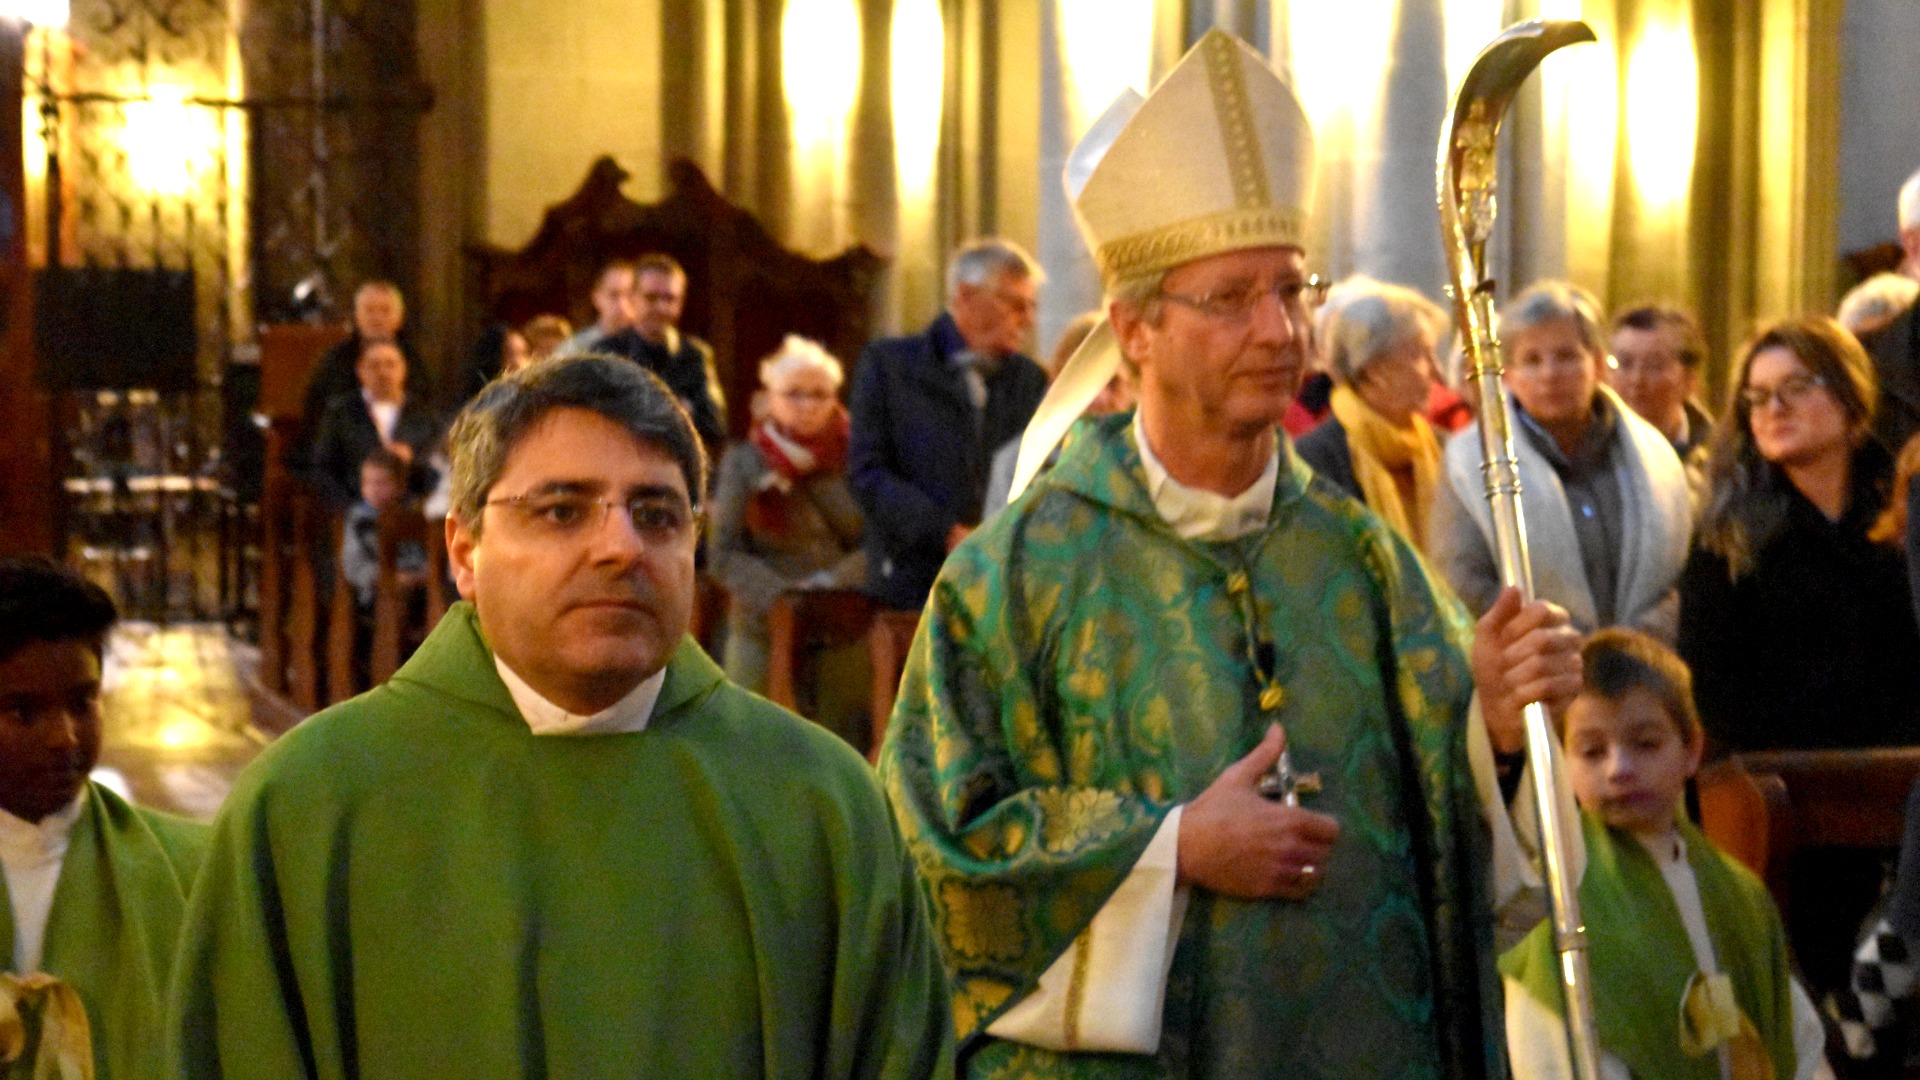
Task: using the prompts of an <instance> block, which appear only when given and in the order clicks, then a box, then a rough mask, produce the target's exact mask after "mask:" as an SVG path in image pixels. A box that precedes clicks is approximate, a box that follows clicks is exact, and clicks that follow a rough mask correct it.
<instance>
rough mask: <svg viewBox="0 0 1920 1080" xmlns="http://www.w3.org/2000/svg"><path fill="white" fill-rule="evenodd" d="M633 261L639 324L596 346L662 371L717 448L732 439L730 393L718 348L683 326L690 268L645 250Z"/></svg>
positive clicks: (703, 434)
mask: <svg viewBox="0 0 1920 1080" xmlns="http://www.w3.org/2000/svg"><path fill="white" fill-rule="evenodd" d="M633 267H634V273H633V312H634V321H633V325H632V326H630V327H628V328H627V329H625V330H621V331H619V332H618V333H613V334H608V335H607V336H605V337H603V338H601V339H600V341H599V342H598V343H597V344H595V345H594V346H593V350H594V351H595V352H604V353H612V354H613V355H615V356H624V357H626V358H627V359H629V360H632V361H633V362H634V363H636V364H639V365H640V366H641V367H643V368H646V369H647V370H648V371H651V372H653V373H654V374H655V375H658V376H660V381H661V382H663V383H666V384H667V389H669V390H672V391H673V394H674V396H675V397H677V398H679V399H680V404H682V405H684V406H686V409H687V415H689V416H691V417H692V418H693V429H694V430H695V431H697V432H699V433H700V441H701V442H703V443H705V444H707V452H708V453H709V454H712V453H717V452H718V451H719V449H720V447H721V445H722V444H724V443H725V442H726V441H727V414H726V397H725V396H724V395H723V394H722V393H721V392H720V380H719V377H718V376H717V374H716V373H715V371H714V366H713V348H712V347H711V346H709V345H708V344H707V343H706V342H704V341H701V340H700V339H699V338H697V337H694V336H692V335H691V334H683V333H681V332H680V313H681V312H682V311H683V310H685V308H686V303H687V272H686V270H684V269H683V268H682V267H681V266H680V264H679V263H678V262H676V261H675V260H674V259H673V257H672V256H670V255H657V254H656V255H642V256H641V257H640V258H638V259H636V260H634V263H633Z"/></svg>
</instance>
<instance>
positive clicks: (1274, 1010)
mask: <svg viewBox="0 0 1920 1080" xmlns="http://www.w3.org/2000/svg"><path fill="white" fill-rule="evenodd" d="M1470 630H1471V627H1470V626H1469V625H1468V623H1467V621H1466V619H1465V616H1464V613H1463V612H1462V610H1461V609H1460V607H1459V605H1458V603H1457V602H1455V601H1454V600H1453V599H1452V598H1451V594H1449V593H1447V592H1445V591H1444V589H1443V588H1440V587H1438V586H1436V585H1434V584H1433V582H1432V579H1431V578H1430V577H1429V575H1428V573H1427V571H1426V569H1425V567H1424V566H1423V565H1422V564H1421V562H1420V561H1419V559H1418V557H1417V556H1415V555H1414V554H1413V552H1412V550H1411V549H1410V548H1409V547H1408V546H1407V545H1406V544H1405V543H1404V542H1403V541H1401V540H1400V539H1398V538H1397V537H1395V536H1394V535H1393V534H1392V533H1391V532H1390V531H1389V530H1388V529H1387V528H1386V526H1384V525H1383V524H1381V523H1380V521H1379V519H1377V518H1376V517H1374V516H1373V515H1372V514H1371V513H1370V512H1368V511H1367V510H1366V509H1364V508H1363V507H1362V506H1360V504H1359V503H1357V502H1355V501H1353V500H1351V499H1349V498H1346V497H1345V496H1343V495H1340V494H1338V493H1337V492H1336V491H1335V490H1334V489H1333V488H1331V487H1330V486H1328V485H1327V484H1326V483H1325V482H1324V481H1319V480H1316V479H1314V478H1313V475H1312V473H1311V471H1310V470H1309V469H1308V468H1307V467H1306V466H1305V465H1303V464H1301V463H1300V462H1299V461H1298V460H1297V459H1296V458H1294V456H1293V455H1292V453H1291V451H1290V450H1289V451H1287V452H1286V464H1285V465H1284V467H1283V468H1282V470H1281V474H1280V480H1279V484H1278V486H1277V490H1276V492H1275V495H1274V503H1273V507H1272V513H1271V515H1270V518H1269V520H1268V524H1267V527H1266V528H1265V529H1263V530H1261V531H1259V532H1257V533H1255V534H1253V535H1251V536H1249V537H1246V538H1243V539H1242V540H1239V541H1235V542H1233V543H1224V544H1215V543H1199V542H1190V541H1186V540H1182V539H1180V538H1179V537H1178V536H1176V535H1175V534H1174V533H1173V532H1172V531H1171V530H1170V529H1169V528H1168V527H1167V525H1166V524H1165V522H1164V521H1163V520H1162V519H1161V517H1160V516H1159V514H1158V513H1156V512H1155V510H1154V508H1153V505H1152V502H1151V499H1150V498H1149V496H1148V494H1147V491H1146V488H1145V480H1144V474H1143V472H1142V468H1141V464H1140V457H1139V451H1138V449H1137V447H1136V445H1135V443H1134V441H1133V437H1132V435H1131V431H1130V426H1129V419H1128V418H1127V417H1125V416H1121V417H1114V418H1103V419H1100V420H1095V421H1086V422H1082V423H1081V424H1080V425H1078V426H1077V427H1076V429H1075V432H1074V434H1073V435H1072V436H1071V437H1070V439H1069V442H1068V445H1067V446H1066V448H1065V449H1064V451H1063V453H1062V456H1061V459H1060V462H1059V464H1058V465H1057V466H1056V467H1055V468H1054V469H1053V470H1052V471H1051V472H1049V473H1047V474H1046V475H1045V476H1044V477H1043V478H1042V479H1041V481H1040V482H1039V483H1038V485H1037V486H1036V488H1035V489H1034V490H1033V492H1032V493H1030V494H1029V495H1028V496H1026V497H1025V498H1023V499H1021V500H1020V501H1019V502H1018V503H1017V504H1015V505H1014V506H1013V507H1011V508H1010V509H1009V510H1007V511H1006V512H1004V513H1002V514H1001V515H999V516H997V517H995V518H994V519H993V520H992V521H990V522H989V523H988V524H987V525H986V526H985V527H983V528H982V529H981V530H980V532H978V533H977V534H975V536H974V537H973V538H971V539H970V540H969V541H968V542H967V543H966V544H963V545H962V546H961V547H960V548H959V549H958V550H957V551H956V552H955V553H954V555H953V556H952V557H951V558H950V559H949V560H948V561H947V565H946V567H945V568H944V570H943V571H942V573H941V575H940V578H939V581H938V583H937V584H936V585H935V587H934V591H933V595H932V597H931V599H930V600H929V603H928V607H927V610H926V613H925V615H924V617H923V619H922V622H921V628H920V634H919V636H918V637H917V638H916V639H915V641H914V644H913V648H912V651H911V654H910V656H909V659H908V662H907V668H906V672H905V675H904V678H903V681H902V685H901V690H900V697H899V701H898V704H897V706H896V708H895V710H894V715H893V719H892V722H891V727H890V731H889V740H888V743H887V746H886V748H885V750H884V752H883V756H882V761H881V776H882V782H883V783H884V784H885V786H886V788H887V791H888V794H889V796H890V797H891V798H892V799H893V800H894V805H895V811H896V813H897V814H898V815H899V816H900V819H901V822H902V826H903V828H904V830H905V832H906V835H907V840H908V844H909V845H910V847H911V848H912V850H913V854H914V858H915V860H916V862H917V863H918V864H919V867H920V871H921V874H922V877H923V879H924V881H925V884H926V888H927V891H928V894H929V896H930V898H931V901H932V905H933V910H934V918H935V928H936V937H937V939H938V941H939V944H940V946H941V949H942V951H943V952H944V953H945V955H946V958H947V962H948V967H949V969H950V970H951V971H952V973H953V978H954V990H955V1006H954V1008H955V1018H954V1019H955V1025H956V1027H957V1030H958V1032H959V1034H960V1036H961V1037H962V1039H963V1041H964V1043H965V1045H964V1046H963V1054H965V1055H970V1056H968V1057H967V1058H966V1061H967V1065H968V1071H969V1073H970V1074H971V1075H975V1076H1043V1077H1044V1076H1076V1077H1077V1076H1088V1077H1091V1076H1103V1077H1104V1076H1114V1077H1118V1076H1175V1077H1188V1076H1191V1077H1213V1076H1218V1077H1229V1076H1231V1077H1287V1078H1289V1080H1300V1078H1309V1077H1341V1078H1346V1077H1357V1076H1366V1077H1410V1078H1411V1077H1483V1076H1500V1075H1504V1073H1505V1064H1504V1032H1503V1027H1502V1020H1501V1012H1500V997H1499V994H1500V988H1499V982H1498V975H1497V972H1496V969H1495V966H1494V957H1493V952H1492V929H1491V917H1490V915H1489V914H1488V912H1489V911H1490V901H1489V899H1488V889H1489V886H1488V881H1487V876H1488V869H1487V861H1486V858H1487V856H1486V851H1487V838H1486V833H1485V825H1484V822H1483V820H1482V819H1481V817H1480V812H1479V807H1478V802H1477V800H1476V797H1475V794H1474V788H1473V782H1472V778H1471V776H1470V774H1469V770H1468V765H1467V756H1466V748H1465V746H1466V744H1465V730H1466V726H1465V716H1466V712H1467V702H1468V699H1469V696H1470V694H1471V691H1472V685H1471V680H1470V676H1469V673H1468V670H1467V665H1466V661H1465V652H1464V645H1465V643H1466V642H1467V640H1468V634H1469V633H1470ZM1259 667H1267V668H1270V670H1271V672H1272V674H1273V676H1274V677H1275V678H1276V679H1277V681H1278V683H1279V685H1280V687H1281V688H1282V690H1283V693H1282V694H1279V695H1272V694H1267V695H1263V694H1262V683H1261V680H1260V679H1259V678H1257V677H1256V668H1259ZM1263 696H1264V698H1265V700H1264V701H1263ZM1276 698H1278V699H1279V700H1277V701H1276V700H1275V699H1276ZM1263 706H1277V707H1270V708H1269V707H1263ZM1272 720H1279V721H1280V722H1282V723H1283V724H1285V725H1286V728H1287V734H1288V743H1289V745H1290V747H1291V753H1292V755H1293V762H1294V765H1295V767H1296V768H1297V769H1299V770H1300V771H1302V772H1308V771H1312V772H1318V773H1319V774H1320V776H1321V778H1322V780H1323V783H1324V790H1322V791H1321V792H1320V793H1318V794H1315V795H1308V796H1306V797H1305V800H1304V801H1305V804H1306V805H1307V806H1309V807H1311V808H1313V809H1316V810H1319V811H1322V812H1325V813H1329V814H1332V815H1333V816H1335V817H1336V818H1338V819H1339V820H1340V823H1341V828H1342V833H1341V837H1340V840H1339V842H1338V843H1337V844H1336V845H1335V846H1334V849H1333V852H1332V854H1331V856H1330V857H1329V859H1328V861H1327V864H1326V867H1325V876H1324V882H1325V884H1324V887H1323V888H1321V889H1320V890H1319V891H1318V892H1316V893H1315V895H1314V896H1313V897H1312V899H1310V900H1308V901H1307V902H1305V903H1291V902H1284V901H1263V902H1243V901H1237V900H1231V899H1227V898H1224V897H1219V896H1215V895H1212V894H1208V893H1205V892H1203V891H1199V890H1196V891H1195V892H1194V894H1193V896H1192V899H1191V902H1190V904H1189V907H1188V909H1187V912H1186V916H1185V919H1184V921H1183V923H1182V927H1181V931H1180V936H1179V940H1178V945H1177V948H1176V950H1175V955H1174V960H1173V969H1172V972H1171V974H1170V976H1169V978H1168V983H1167V996H1166V1005H1165V1012H1164V1021H1165V1022H1164V1026H1163V1029H1162V1036H1161V1044H1160V1048H1159V1051H1158V1054H1157V1055H1155V1056H1147V1055H1118V1054H1055V1053H1050V1052H1047V1051H1042V1050H1038V1049H1035V1048H1032V1047H1026V1046H1017V1045H1014V1044H1011V1043H1003V1042H998V1041H996V1040H993V1039H991V1038H990V1037H988V1036H986V1035H985V1034H984V1032H985V1029H986V1027H987V1026H988V1025H989V1024H991V1023H992V1021H993V1020H994V1018H995V1017H997V1016H998V1015H1000V1014H1001V1013H1003V1012H1004V1011H1005V1010H1006V1009H1007V1008H1008V1007H1010V1006H1011V1005H1012V1004H1014V1003H1015V1002H1016V1001H1018V1000H1019V999H1020V998H1021V997H1023V996H1025V995H1026V994H1027V993H1028V992H1029V991H1031V990H1032V988H1033V987H1034V985H1035V984H1036V982H1037V980H1038V978H1039V976H1040V974H1041V973H1042V972H1043V971H1045V970H1046V969H1047V967H1048V966H1049V965H1050V964H1051V963H1052V962H1053V961H1054V960H1055V959H1056V958H1057V957H1059V956H1061V955H1062V954H1063V953H1064V952H1065V951H1066V949H1067V948H1068V946H1069V945H1070V943H1071V942H1072V941H1073V939H1074V938H1075V937H1076V936H1077V935H1078V934H1080V933H1081V931H1082V930H1083V929H1084V928H1085V927H1086V926H1087V925H1088V923H1089V922H1090V921H1091V920H1092V918H1093V916H1094V915H1095V913H1096V912H1097V911H1098V910H1099V909H1100V907H1101V905H1102V904H1103V903H1104V902H1105V901H1106V899H1107V898H1108V896H1109V895H1111V893H1112V892H1113V890H1114V888H1115V887H1116V886H1117V885H1118V884H1119V882H1120V881H1121V880H1122V879H1123V878H1124V877H1125V876H1126V874H1127V872H1128V871H1129V869H1130V868H1131V867H1132V866H1133V864H1134V862H1135V861H1136V860H1137V859H1138V858H1139V856H1140V855H1141V853H1142V852H1143V851H1144V850H1145V848H1146V845H1147V842H1148V841H1149V840H1150V839H1151V838H1152V835H1153V833H1154V831H1155V829H1156V828H1157V827H1158V825H1159V824H1160V821H1161V820H1162V818H1163V817H1164V816H1165V814H1166V813H1167V811H1168V810H1169V809H1170V808H1172V807H1173V806H1174V805H1176V804H1179V803H1182V802H1185V801H1188V800H1190V799H1192V798H1193V797H1194V796H1196V795H1198V794H1199V793H1200V792H1201V791H1203V790H1204V789H1205V788H1206V787H1207V785H1208V784H1210V783H1211V782H1212V781H1213V780H1214V779H1215V778H1216V777H1217V776H1218V775H1219V774H1220V772H1221V770H1222V769H1224V768H1225V767H1226V766H1227V765H1229V764H1231V763H1232V762H1233V761H1235V760H1237V759H1238V758H1240V757H1242V756H1243V755H1245V754H1246V753H1247V752H1248V751H1249V750H1250V749H1252V747H1253V746H1254V745H1255V744H1256V743H1257V742H1258V741H1259V739H1260V737H1261V736H1262V735H1263V734H1264V733H1265V730H1266V728H1267V725H1268V723H1269V722H1270V721H1272Z"/></svg>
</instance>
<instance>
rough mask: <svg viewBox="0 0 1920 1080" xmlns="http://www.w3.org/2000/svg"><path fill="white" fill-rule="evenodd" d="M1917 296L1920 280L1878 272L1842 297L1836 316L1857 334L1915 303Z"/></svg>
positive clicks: (1842, 323)
mask: <svg viewBox="0 0 1920 1080" xmlns="http://www.w3.org/2000/svg"><path fill="white" fill-rule="evenodd" d="M1916 298H1920V281H1915V280H1913V279H1912V278H1910V277H1908V276H1906V275H1905V274H1875V275H1873V276H1872V277H1870V278H1868V279H1867V280H1865V281H1863V282H1861V283H1860V284H1858V285H1855V286H1854V287H1853V288H1852V289H1849V290H1848V291H1847V295H1845V296H1843V297H1841V298H1840V310H1839V311H1837V312H1835V313H1834V318H1836V319H1838V320H1840V325H1841V326H1844V327H1846V328H1847V329H1848V330H1851V331H1853V332H1854V333H1855V334H1863V333H1866V332H1867V331H1868V330H1872V329H1877V328H1879V327H1881V326H1884V325H1885V324H1886V322H1887V320H1889V319H1891V318H1893V317H1894V316H1895V315H1898V314H1900V313H1901V312H1903V311H1905V310H1907V309H1908V308H1910V307H1912V306H1913V302H1914V300H1915V299H1916Z"/></svg>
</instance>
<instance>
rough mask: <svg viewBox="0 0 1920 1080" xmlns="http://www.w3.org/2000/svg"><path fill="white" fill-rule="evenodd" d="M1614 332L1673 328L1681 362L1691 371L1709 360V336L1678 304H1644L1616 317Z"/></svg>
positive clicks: (1698, 368)
mask: <svg viewBox="0 0 1920 1080" xmlns="http://www.w3.org/2000/svg"><path fill="white" fill-rule="evenodd" d="M1613 329H1614V332H1615V333H1618V332H1619V331H1621V330H1641V331H1653V330H1671V331H1673V336H1674V337H1675V338H1676V339H1678V340H1679V343H1680V344H1679V349H1680V364H1681V366H1682V367H1684V368H1686V369H1687V370H1688V371H1699V370H1700V365H1702V364H1704V363H1706V362H1707V339H1706V338H1705V337H1703V336H1702V335H1701V333H1700V324H1699V323H1696V322H1694V321H1693V316H1691V315H1689V314H1687V313H1686V312H1684V311H1681V310H1680V309H1679V308H1676V307H1666V306H1664V305H1661V304H1644V305H1642V306H1640V307H1637V308H1634V309H1633V310H1632V311H1629V312H1627V313H1626V314H1625V315H1622V316H1620V317H1619V318H1617V319H1615V320H1613Z"/></svg>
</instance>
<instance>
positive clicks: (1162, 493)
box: [1133, 410, 1280, 540]
mask: <svg viewBox="0 0 1920 1080" xmlns="http://www.w3.org/2000/svg"><path fill="white" fill-rule="evenodd" d="M1133 437H1134V441H1135V442H1137V443H1139V444H1140V464H1141V466H1142V467H1143V468H1144V469H1145V470H1146V473H1147V496H1148V497H1149V498H1151V499H1152V500H1153V508H1154V509H1155V510H1157V511H1159V512H1160V516H1161V517H1162V518H1164V519H1165V520H1166V522H1167V524H1168V525H1170V526H1172V527H1173V531H1174V533H1175V534H1177V535H1178V536H1180V537H1181V538H1182V539H1184V540H1238V539H1239V538H1241V537H1243V536H1246V535H1248V534H1250V533H1254V532H1258V531H1259V530H1261V529H1263V528H1265V527H1266V524H1267V517H1268V515H1269V514H1270V513H1272V510H1273V493H1274V490H1275V488H1276V487H1277V486H1278V485H1279V483H1280V445H1279V436H1277V435H1276V436H1275V437H1274V440H1275V441H1274V447H1273V459H1272V460H1271V461H1268V462H1267V467H1266V470H1265V471H1263V472H1262V473H1261V474H1260V477H1259V479H1257V480H1255V481H1254V482H1253V484H1252V485H1251V486H1249V487H1248V488H1247V489H1246V490H1245V491H1242V492H1241V493H1240V494H1238V495H1234V496H1231V497H1229V496H1226V495H1217V494H1215V493H1214V492H1211V491H1206V490H1203V489H1201V488H1192V487H1188V486H1186V485H1185V484H1182V483H1181V482H1180V481H1178V480H1175V479H1174V478H1173V477H1172V475H1170V474H1169V473H1168V472H1167V467H1166V466H1165V465H1163V464H1161V463H1160V459H1159V458H1158V457H1157V456H1155V455H1154V452H1153V447H1152V446H1151V445H1149V444H1148V442H1147V432H1146V428H1144V427H1142V426H1141V423H1140V413H1139V411H1138V410H1135V412H1134V414H1133Z"/></svg>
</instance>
